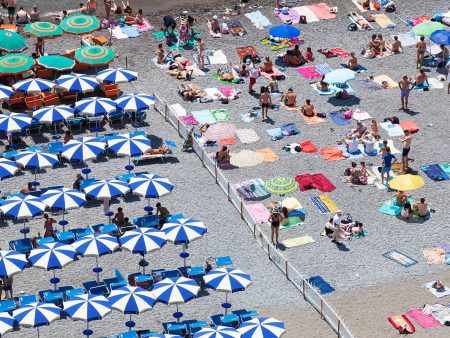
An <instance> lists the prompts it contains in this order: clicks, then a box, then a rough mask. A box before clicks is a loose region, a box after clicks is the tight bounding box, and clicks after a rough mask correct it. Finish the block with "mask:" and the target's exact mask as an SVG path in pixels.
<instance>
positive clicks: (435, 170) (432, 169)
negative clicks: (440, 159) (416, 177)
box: [420, 164, 449, 182]
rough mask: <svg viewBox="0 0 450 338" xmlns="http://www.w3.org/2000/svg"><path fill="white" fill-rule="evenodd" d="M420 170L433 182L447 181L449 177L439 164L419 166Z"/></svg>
mask: <svg viewBox="0 0 450 338" xmlns="http://www.w3.org/2000/svg"><path fill="white" fill-rule="evenodd" d="M420 169H422V171H423V172H424V173H425V174H427V176H428V177H429V178H430V179H432V180H433V181H435V182H436V181H448V180H449V177H448V175H447V174H446V173H445V171H444V170H442V168H441V166H440V165H439V164H430V165H424V166H421V167H420Z"/></svg>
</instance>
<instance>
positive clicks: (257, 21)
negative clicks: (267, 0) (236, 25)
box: [244, 11, 271, 29]
mask: <svg viewBox="0 0 450 338" xmlns="http://www.w3.org/2000/svg"><path fill="white" fill-rule="evenodd" d="M244 15H245V16H246V17H247V18H248V19H249V20H250V21H251V22H252V24H253V25H254V26H255V27H256V28H257V29H264V28H266V27H269V26H270V25H271V22H270V20H269V19H268V18H266V17H265V16H264V15H263V14H262V13H261V12H260V11H255V12H251V13H246V14H244Z"/></svg>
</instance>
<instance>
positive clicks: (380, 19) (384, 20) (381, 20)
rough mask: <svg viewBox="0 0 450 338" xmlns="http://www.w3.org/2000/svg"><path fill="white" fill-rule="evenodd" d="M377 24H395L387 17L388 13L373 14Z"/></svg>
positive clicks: (385, 25) (382, 26)
mask: <svg viewBox="0 0 450 338" xmlns="http://www.w3.org/2000/svg"><path fill="white" fill-rule="evenodd" d="M372 16H373V17H374V19H375V21H376V22H377V24H379V25H380V27H381V28H387V27H388V26H389V25H394V26H395V23H393V22H392V20H391V19H389V18H388V17H387V15H386V14H372Z"/></svg>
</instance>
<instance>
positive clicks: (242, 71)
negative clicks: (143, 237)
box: [238, 64, 250, 79]
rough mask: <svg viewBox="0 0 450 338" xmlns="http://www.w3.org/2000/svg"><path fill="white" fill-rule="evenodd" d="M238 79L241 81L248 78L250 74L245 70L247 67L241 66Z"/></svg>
mask: <svg viewBox="0 0 450 338" xmlns="http://www.w3.org/2000/svg"><path fill="white" fill-rule="evenodd" d="M238 75H239V78H240V79H242V78H244V77H249V75H250V72H249V71H248V69H247V66H246V65H244V64H242V66H241V68H240V69H239V71H238Z"/></svg>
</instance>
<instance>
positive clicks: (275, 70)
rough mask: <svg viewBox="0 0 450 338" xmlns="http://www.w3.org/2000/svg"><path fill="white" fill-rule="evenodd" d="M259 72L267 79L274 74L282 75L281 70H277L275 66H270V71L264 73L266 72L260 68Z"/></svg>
mask: <svg viewBox="0 0 450 338" xmlns="http://www.w3.org/2000/svg"><path fill="white" fill-rule="evenodd" d="M260 73H261V75H262V76H264V77H265V78H266V79H269V80H270V78H271V77H272V75H275V76H281V75H284V74H283V73H282V72H280V71H279V70H278V68H277V67H272V73H266V72H263V71H262V70H260Z"/></svg>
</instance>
